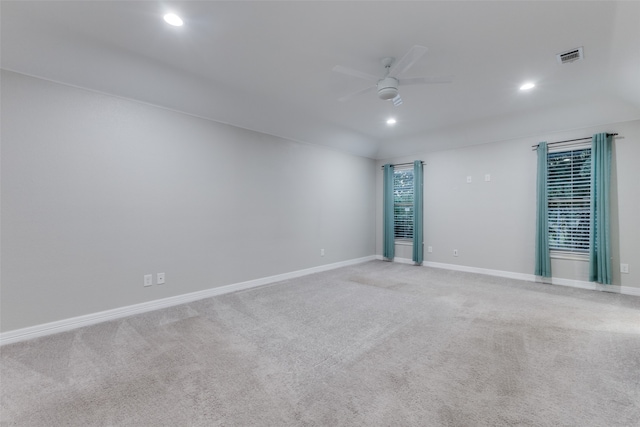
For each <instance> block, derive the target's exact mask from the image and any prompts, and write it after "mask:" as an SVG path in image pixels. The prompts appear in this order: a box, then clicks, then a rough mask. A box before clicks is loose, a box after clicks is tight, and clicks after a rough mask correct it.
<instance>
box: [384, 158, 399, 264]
mask: <svg viewBox="0 0 640 427" xmlns="http://www.w3.org/2000/svg"><path fill="white" fill-rule="evenodd" d="M383 179H384V182H383V188H382V204H383V207H382V223H383V225H382V227H383V230H382V240H383V241H382V256H384V257H385V258H387V259H393V257H394V256H395V249H396V243H395V234H394V231H393V165H391V164H386V165H384V175H383Z"/></svg>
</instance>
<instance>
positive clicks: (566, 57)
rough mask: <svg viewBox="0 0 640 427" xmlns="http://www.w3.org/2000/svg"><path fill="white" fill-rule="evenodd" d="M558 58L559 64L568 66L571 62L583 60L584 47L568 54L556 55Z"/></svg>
mask: <svg viewBox="0 0 640 427" xmlns="http://www.w3.org/2000/svg"><path fill="white" fill-rule="evenodd" d="M556 58H558V62H559V63H561V64H568V63H569V62H573V61H579V60H581V59H582V58H584V54H583V53H582V47H578V48H575V49H571V50H568V51H566V52H562V53H559V54H557V55H556Z"/></svg>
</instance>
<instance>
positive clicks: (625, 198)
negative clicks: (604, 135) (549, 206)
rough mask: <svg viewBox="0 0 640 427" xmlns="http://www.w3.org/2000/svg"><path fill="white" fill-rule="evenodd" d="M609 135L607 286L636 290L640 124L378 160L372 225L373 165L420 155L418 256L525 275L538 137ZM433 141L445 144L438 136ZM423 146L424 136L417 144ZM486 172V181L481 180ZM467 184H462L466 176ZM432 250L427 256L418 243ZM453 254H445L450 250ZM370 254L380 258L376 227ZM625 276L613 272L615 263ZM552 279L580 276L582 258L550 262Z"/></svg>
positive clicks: (401, 251) (529, 263)
mask: <svg viewBox="0 0 640 427" xmlns="http://www.w3.org/2000/svg"><path fill="white" fill-rule="evenodd" d="M606 131H608V132H617V133H619V134H620V137H618V138H616V139H615V141H614V155H613V179H612V212H611V213H612V218H613V219H612V234H613V238H612V252H613V270H614V284H616V285H622V286H632V287H640V226H639V225H638V218H640V190H639V189H638V185H639V184H640V172H639V169H638V162H639V161H640V121H631V122H624V123H615V124H609V125H602V126H595V127H592V128H585V129H576V130H572V131H568V132H558V133H554V134H547V135H539V136H535V137H530V138H521V139H514V140H509V141H503V142H495V143H489V144H482V145H476V146H472V147H467V148H460V149H455V150H443V151H438V152H422V153H417V154H415V155H413V156H409V157H402V158H394V159H387V160H384V161H379V162H378V165H377V167H376V173H377V177H376V187H377V191H376V194H377V198H378V200H377V201H376V230H381V229H382V171H381V169H380V165H382V164H384V163H387V162H391V163H402V162H407V161H413V160H417V159H421V160H424V161H425V162H426V165H425V173H424V242H425V261H431V262H438V263H447V264H455V265H460V266H466V267H475V268H483V269H491V270H501V271H507V272H515V273H522V274H533V263H534V249H535V248H534V235H535V198H536V194H535V183H536V154H535V152H533V151H531V146H532V145H533V144H536V143H538V142H539V141H549V142H552V141H560V140H566V139H573V138H581V137H585V136H591V135H592V134H593V133H596V132H606ZM440 142H441V143H443V144H444V143H446V136H445V138H444V140H443V141H440ZM425 143H429V141H425ZM485 174H490V175H491V180H490V181H489V182H485V181H484V175H485ZM467 176H471V177H472V182H471V183H470V184H467V182H466V177H467ZM428 246H432V247H433V253H427V250H426V248H427V247H428ZM454 248H455V249H458V251H459V256H458V257H454V256H453V249H454ZM376 253H377V254H378V255H382V236H381V234H380V233H379V232H378V233H377V239H376ZM396 256H397V257H401V258H409V259H411V246H400V245H397V246H396ZM621 262H622V263H626V264H629V274H621V273H620V268H619V266H620V263H621ZM552 270H553V275H554V277H558V278H563V279H572V280H581V281H584V280H588V263H587V262H583V261H569V260H556V259H553V260H552Z"/></svg>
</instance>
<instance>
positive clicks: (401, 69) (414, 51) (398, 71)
mask: <svg viewBox="0 0 640 427" xmlns="http://www.w3.org/2000/svg"><path fill="white" fill-rule="evenodd" d="M427 50H428V49H427V48H426V47H424V46H418V45H416V46H413V47H412V48H411V49H409V52H407V53H406V54H405V55H404V56H403V57H402V58H401V59H400V60H399V61H398V62H396V63H395V64H393V66H392V67H391V70H390V71H389V76H391V77H397V76H400V75H402V74H403V73H405V72H406V71H407V70H408V69H409V68H411V67H412V66H413V64H415V63H416V62H417V61H418V60H419V59H420V58H422V56H423V55H424V54H425V53H427Z"/></svg>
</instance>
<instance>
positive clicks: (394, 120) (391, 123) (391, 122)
mask: <svg viewBox="0 0 640 427" xmlns="http://www.w3.org/2000/svg"><path fill="white" fill-rule="evenodd" d="M387 124H388V125H389V126H393V125H395V124H396V119H394V118H393V117H392V118H390V119H387Z"/></svg>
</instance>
